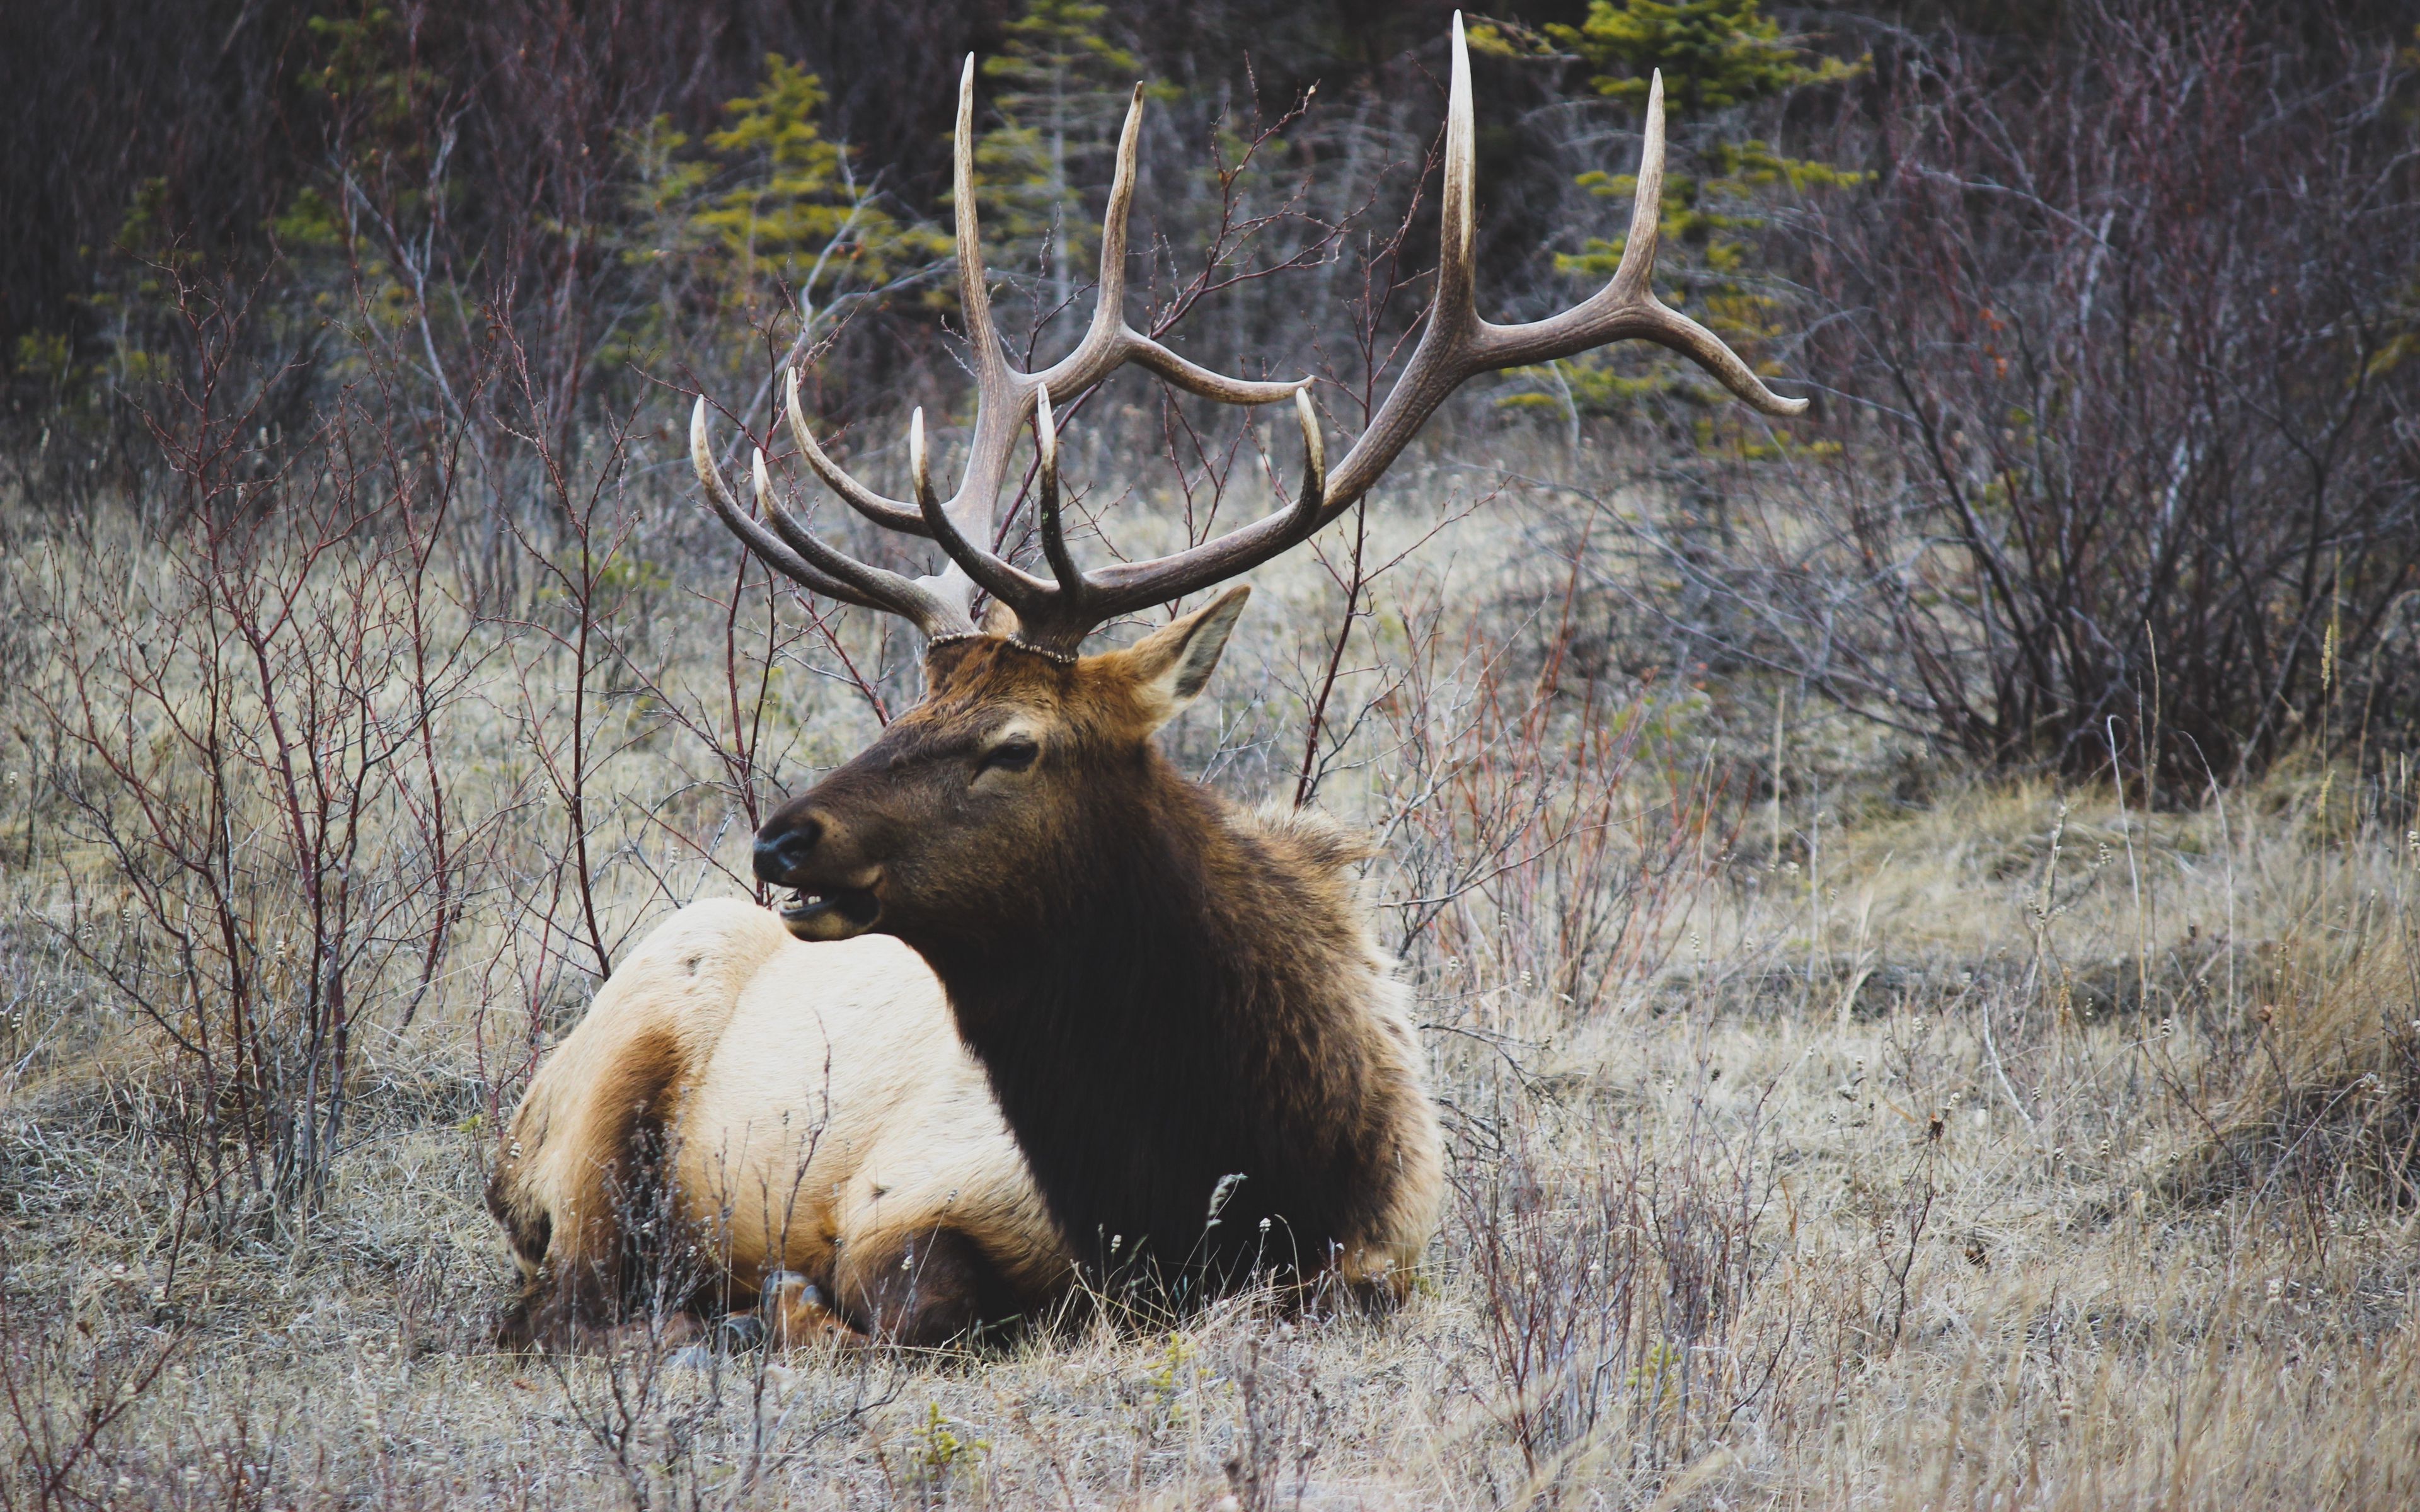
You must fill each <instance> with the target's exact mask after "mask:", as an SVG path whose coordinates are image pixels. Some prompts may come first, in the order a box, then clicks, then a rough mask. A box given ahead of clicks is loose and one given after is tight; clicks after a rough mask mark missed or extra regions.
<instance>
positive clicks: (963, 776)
mask: <svg viewBox="0 0 2420 1512" xmlns="http://www.w3.org/2000/svg"><path fill="white" fill-rule="evenodd" d="M1250 594H1251V590H1250V589H1249V588H1241V587H1238V588H1232V589H1230V590H1228V591H1227V592H1226V593H1225V594H1222V595H1220V596H1219V597H1218V600H1217V601H1216V602H1214V603H1212V604H1210V605H1208V606H1207V607H1205V608H1203V609H1196V610H1195V611H1194V612H1192V613H1190V614H1187V615H1185V616H1184V617H1182V618H1181V619H1179V620H1177V621H1176V622H1175V623H1174V624H1172V625H1166V626H1163V627H1162V628H1160V629H1158V630H1156V631H1155V632H1153V633H1152V634H1151V635H1149V636H1146V637H1145V638H1144V639H1143V640H1141V641H1140V642H1139V643H1138V644H1136V645H1134V646H1132V647H1130V648H1129V649H1127V650H1125V651H1114V652H1109V653H1108V654H1106V655H1103V656H1085V657H1081V658H1078V657H1076V656H1067V655H1063V654H1060V653H1056V652H1048V651H1043V650H1038V649H1035V648H1033V647H1032V646H1029V645H1027V644H1025V643H1024V642H1023V641H1021V640H1017V639H1016V638H1015V637H1013V636H991V635H961V636H958V637H955V638H953V639H950V640H943V641H941V642H939V643H938V644H936V645H934V646H932V647H931V648H929V649H928V651H927V653H926V656H925V661H924V671H925V678H926V682H927V685H928V689H927V693H926V696H925V699H924V701H923V702H922V703H920V704H918V705H917V706H916V707H915V708H913V709H911V710H909V711H908V712H907V713H906V714H904V715H902V716H901V717H899V718H897V719H895V720H893V721H892V724H891V727H890V728H889V729H888V730H885V731H884V732H883V733H882V738H881V739H879V740H877V741H876V742H875V743H874V744H873V746H871V747H869V748H867V749H866V750H865V751H864V752H863V753H861V755H859V756H858V757H857V759H856V760H854V761H852V762H850V763H849V764H847V765H845V766H843V767H842V768H841V769H840V770H839V771H837V772H834V773H833V774H832V775H831V776H830V777H829V778H827V779H824V780H823V781H822V782H821V783H819V784H818V785H817V786H816V787H815V788H814V791H813V792H810V793H808V794H806V795H802V796H800V797H799V798H796V799H794V800H792V801H791V802H790V803H788V804H786V805H784V806H783V808H782V809H780V810H777V811H776V812H775V813H774V814H773V816H772V818H771V819H770V820H768V822H767V823H766V825H765V826H764V828H763V829H762V830H760V831H759V832H758V834H757V839H756V858H755V859H756V874H757V875H758V876H759V877H761V878H763V879H764V880H765V881H767V882H769V883H772V884H774V885H776V886H779V887H792V888H796V889H798V893H797V896H796V897H795V898H794V899H793V900H792V901H791V902H790V903H787V904H785V905H784V906H783V910H782V918H783V922H784V923H786V924H787V925H788V926H789V929H790V933H793V934H796V935H797V936H798V937H799V938H800V939H805V940H840V939H847V938H849V937H850V936H852V935H856V934H861V933H865V932H866V931H868V930H871V929H876V928H880V929H882V930H885V931H886V932H888V933H893V934H897V935H899V936H900V937H901V938H903V939H906V940H907V941H908V942H910V943H911V944H918V945H925V946H928V947H929V946H930V945H932V944H935V943H938V942H939V941H940V940H943V939H953V940H954V941H955V942H957V943H958V944H959V945H961V946H965V945H972V946H974V947H976V948H977V949H982V948H983V947H984V946H985V945H988V944H991V943H993V942H995V941H1013V940H1015V939H1017V938H1019V937H1026V938H1031V937H1032V936H1033V932H1034V931H1036V930H1040V929H1043V928H1046V927H1047V926H1048V925H1049V923H1050V922H1051V920H1050V918H1049V917H1048V908H1049V904H1048V903H1047V900H1049V899H1052V898H1056V897H1063V896H1066V895H1067V893H1068V892H1069V891H1070V890H1071V889H1070V883H1071V882H1073V881H1074V880H1075V879H1076V878H1077V876H1078V873H1080V872H1082V871H1083V870H1084V869H1085V868H1086V867H1087V865H1088V864H1091V863H1094V861H1096V860H1097V858H1098V857H1099V856H1102V855H1103V854H1105V852H1106V851H1107V850H1109V849H1110V848H1111V847H1109V846H1106V845H1104V844H1103V843H1102V841H1103V840H1104V839H1106V838H1107V837H1105V836H1103V835H1102V833H1101V831H1102V830H1103V828H1104V826H1109V825H1128V826H1131V825H1135V824H1136V822H1137V820H1138V817H1139V816H1140V814H1141V813H1143V812H1145V811H1147V810H1151V809H1153V808H1155V807H1156V806H1158V805H1160V804H1162V803H1164V802H1166V801H1167V797H1168V794H1169V792H1170V790H1171V788H1170V785H1171V780H1172V778H1173V774H1172V773H1171V772H1170V771H1168V770H1167V768H1166V766H1165V764H1163V763H1162V762H1161V761H1160V759H1159V756H1158V753H1157V751H1156V749H1155V748H1154V747H1153V742H1152V736H1153V733H1155V732H1156V731H1157V730H1158V729H1159V727H1160V726H1161V725H1163V724H1165V723H1167V722H1168V721H1169V720H1170V719H1171V718H1173V717H1175V715H1176V714H1177V712H1178V711H1179V710H1180V709H1182V708H1184V706H1185V705H1186V704H1187V703H1189V702H1192V701H1193V699H1194V698H1195V697H1196V696H1197V695H1198V694H1200V693H1201V691H1202V688H1203V687H1205V686H1206V685H1207V684H1208V683H1209V681H1210V673H1211V670H1212V669H1213V668H1214V667H1216V666H1217V665H1218V653H1219V652H1220V651H1221V650H1223V649H1224V648H1225V646H1226V643H1227V636H1228V633H1229V632H1230V631H1231V630H1233V628H1234V624H1235V618H1236V616H1237V615H1238V614H1240V613H1241V612H1242V611H1243V608H1244V600H1245V599H1246V598H1248V597H1249V596H1250Z"/></svg>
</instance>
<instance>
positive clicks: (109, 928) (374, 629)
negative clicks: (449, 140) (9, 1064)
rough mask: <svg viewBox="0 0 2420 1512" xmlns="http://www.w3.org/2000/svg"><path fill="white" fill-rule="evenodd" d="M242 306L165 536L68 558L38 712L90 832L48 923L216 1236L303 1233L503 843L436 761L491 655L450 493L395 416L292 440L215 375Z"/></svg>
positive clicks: (65, 840) (179, 467)
mask: <svg viewBox="0 0 2420 1512" xmlns="http://www.w3.org/2000/svg"><path fill="white" fill-rule="evenodd" d="M186 301H187V303H186V308H187V311H188V314H189V316H190V319H191V321H192V326H193V334H194V343H195V346H196V348H197V349H198V350H199V351H201V353H202V354H203V359H204V360H203V363H202V366H201V369H200V372H199V376H198V378H196V380H195V381H194V382H193V383H191V384H178V385H176V386H174V387H172V388H171V389H170V391H169V397H170V399H171V401H172V407H171V408H170V409H168V410H167V411H166V412H165V413H163V415H162V416H161V417H160V418H159V421H158V424H157V435H158V439H159V441H160V444H161V445H162V447H163V450H164V451H165V453H166V455H167V457H168V459H169V463H170V466H171V468H172V469H173V471H174V473H175V475H176V477H177V479H178V485H179V486H178V495H177V497H176V499H175V501H174V502H173V504H171V505H170V506H169V507H168V508H167V509H166V510H165V511H164V512H163V514H164V518H163V520H162V522H161V523H159V524H158V525H156V526H152V527H148V528H142V527H135V526H132V525H131V524H129V523H128V522H126V521H124V520H123V519H122V517H103V518H101V519H87V520H84V521H80V522H78V525H77V528H76V529H74V530H73V531H71V532H63V533H62V534H60V535H59V536H57V537H55V538H54V539H53V540H51V541H50V542H48V543H46V550H45V551H44V554H43V557H44V559H43V561H42V563H41V571H42V590H41V592H40V594H39V597H38V600H37V602H38V604H39V609H38V613H39V616H40V623H41V627H42V630H43V632H44V633H45V635H46V636H47V638H48V641H49V644H48V646H47V647H46V651H47V654H48V662H49V666H48V668H47V671H48V675H47V676H46V677H44V678H43V679H42V680H41V681H40V682H39V684H38V686H37V687H35V688H33V689H31V690H30V692H31V697H30V699H29V703H30V706H31V708H32V709H33V711H34V712H35V713H36V715H37V717H39V721H40V724H39V729H40V731H41V732H42V734H43V736H44V744H45V754H46V756H47V757H48V762H49V770H48V772H47V774H46V775H47V777H48V778H49V780H50V782H51V784H52V785H53V787H54V789H55V791H56V792H57V794H58V795H60V796H61V798H62V799H63V800H64V802H65V803H66V805H67V806H68V809H69V812H70V817H69V818H68V820H67V821H66V824H65V833H64V835H63V836H60V837H56V838H54V841H53V847H54V856H56V858H57V859H58V861H59V862H60V863H61V864H60V866H59V869H58V872H57V873H56V879H57V886H58V889H59V890H58V895H57V898H56V901H55V903H54V905H53V906H52V907H51V908H50V909H49V910H48V912H47V913H46V914H45V915H44V916H43V917H44V918H46V919H47V920H48V921H49V922H50V924H51V926H52V927H53V928H54V930H55V931H56V933H57V936H58V938H59V940H60V942H61V944H62V945H63V947H65V948H66V949H68V950H70V951H71V952H72V953H73V955H74V956H75V957H76V958H77V959H78V960H79V962H80V963H81V964H83V966H84V967H85V969H86V970H87V971H89V972H90V973H91V974H92V975H93V976H94V977H95V978H96V979H98V980H101V981H104V982H106V983H107V985H108V987H109V989H110V990H111V991H112V992H113V993H115V994H116V995H117V996H118V998H119V999H120V1000H121V1001H122V1002H123V1004H124V1005H125V1007H126V1008H128V1009H129V1010H131V1011H135V1012H138V1013H141V1014H143V1015H146V1016H147V1017H148V1018H149V1020H150V1021H151V1022H152V1023H153V1024H154V1025H155V1026H157V1028H158V1029H159V1030H160V1031H161V1033H162V1035H163V1037H164V1040H165V1042H166V1044H167V1046H168V1047H169V1050H170V1059H171V1066H172V1070H173V1078H172V1085H173V1091H172V1093H171V1105H170V1106H169V1107H167V1108H163V1109H162V1110H161V1116H162V1117H163V1119H164V1120H165V1122H164V1125H163V1132H166V1133H168V1134H170V1140H169V1147H168V1148H169V1149H171V1151H172V1152H173V1153H174V1154H175V1156H176V1158H177V1159H178V1160H179V1161H181V1162H183V1163H184V1164H185V1165H186V1167H187V1173H186V1174H187V1178H188V1180H189V1182H190V1183H191V1188H192V1190H193V1191H194V1193H195V1194H196V1195H197V1196H198V1197H199V1199H200V1200H201V1202H202V1204H203V1207H204V1208H205V1210H206V1211H208V1213H209V1215H210V1217H211V1219H212V1221H213V1222H215V1223H218V1224H220V1225H223V1226H225V1225H234V1224H237V1223H240V1222H244V1221H247V1220H251V1219H268V1220H274V1221H280V1222H282V1221H286V1220H290V1219H294V1218H297V1217H300V1216H301V1215H302V1214H303V1213H305V1212H307V1211H308V1210H309V1209H310V1207H311V1205H312V1203H313V1201H314V1200H315V1199H316V1197H317V1196H318V1193H319V1191H320V1189H321V1186H322V1183H323V1182H324V1180H325V1179H326V1177H327V1174H328V1171H329V1168H330V1162H331V1161H332V1160H333V1158H334V1151H335V1149H336V1148H337V1146H338V1144H339V1143H340V1141H341V1139H342V1137H343V1134H344V1131H345V1128H346V1119H347V1112H348V1107H349V1101H348V1098H349V1091H350V1077H351V1075H352V1072H353V1070H354V1067H355V1051H354V1042H355V1038H356V1035H357V1032H358V1030H359V1027H360V1026H361V1025H362V1024H363V1023H364V1022H365V1021H366V1020H371V1019H373V1018H375V1017H376V1016H378V1015H380V1014H386V1015H390V1016H391V1017H390V1020H389V1021H390V1022H407V1021H409V1019H410V1018H411V1014H412V1013H413V1011H415V1010H416V1009H417V1008H418V1006H419V1005H420V1004H421V1002H423V1001H424V1000H425V999H426V997H427V995H428V994H429V992H430V991H431V989H432V987H433V986H434V984H435V982H436V980H437V977H438V974H439V972H440V971H441V969H442V967H443V966H444V964H445V962H446V954H447V949H448V947H449V944H450V943H451V940H452V937H453V934H454V932H455V929H456V927H457V926H458V923H459V921H460V918H461V916H462V912H463V909H464V906H465V898H464V868H465V866H466V865H467V864H468V861H469V858H470V856H471V855H472V852H473V849H474V847H475V845H476V843H477V836H478V833H479V831H480V830H481V828H482V827H483V825H482V824H480V823H479V822H477V821H471V820H466V819H465V817H464V816H463V815H462V814H461V813H460V812H459V811H458V809H457V808H456V807H455V806H453V805H451V804H450V802H449V774H448V772H447V770H446V764H445V762H446V758H445V756H444V755H442V752H443V751H448V750H450V748H451V744H452V742H451V741H450V739H448V738H447V737H446V735H445V733H444V729H443V727H444V725H445V724H446V721H447V719H448V717H449V715H450V713H451V710H452V708H453V706H454V704H455V703H456V702H458V699H459V697H460V695H461V692H462V689H463V686H464V677H465V675H466V673H467V671H469V668H470V666H471V665H472V662H473V659H474V657H473V652H472V651H471V650H470V648H469V646H468V642H467V635H466V631H465V630H464V628H463V627H462V625H461V622H460V619H459V617H458V616H457V615H455V614H453V613H451V612H450V609H449V606H448V605H447V603H446V601H445V599H444V597H443V594H442V592H441V590H440V589H439V588H438V587H437V585H436V584H435V582H434V581H432V579H431V576H430V573H429V557H430V553H431V551H432V550H433V548H434V545H435V540H436V532H437V531H438V529H439V528H440V526H441V525H442V520H443V518H444V516H445V514H446V511H447V509H448V508H449V506H450V505H451V504H452V502H453V501H454V483H455V480H454V478H453V477H452V475H451V474H450V472H448V471H446V470H445V469H444V468H443V466H442V458H440V459H438V463H437V465H435V466H432V465H431V463H430V459H428V458H425V457H416V456H411V455H405V454H403V453H401V452H399V451H397V450H396V448H395V446H394V444H393V443H394V441H395V439H396V436H395V431H394V429H393V428H392V425H391V422H390V420H389V418H388V417H386V416H384V415H381V414H380V412H379V406H380V395H378V394H375V393H355V394H350V395H348V396H346V398H345V399H344V401H343V402H341V403H340V404H338V405H337V406H336V407H335V408H334V409H332V410H330V411H329V412H328V413H327V414H325V415H324V416H322V417H321V418H320V421H319V424H318V429H317V430H316V431H315V432H314V434H312V435H311V436H309V437H307V438H293V439H291V441H290V444H288V443H287V442H286V441H285V439H278V438H272V437H271V435H270V433H269V432H268V431H266V430H265V429H264V428H263V427H261V426H260V425H259V424H257V418H258V404H259V401H260V397H261V389H260V388H259V387H257V386H256V387H254V388H252V389H250V390H249V391H248V392H246V391H244V390H242V389H240V387H239V382H238V378H237V375H236V374H235V373H234V372H232V371H230V370H229V369H227V368H225V367H223V366H221V365H220V363H219V359H220V358H221V357H223V356H224V355H225V352H226V349H227V344H228V343H229V342H230V341H231V339H232V337H233V334H234V332H235V330H236V328H237V326H238V325H239V323H240V320H241V318H242V316H243V311H242V309H241V308H240V306H236V305H229V304H227V303H225V302H224V301H225V295H224V294H223V293H216V292H212V291H206V290H202V289H198V288H194V289H188V290H187V292H186ZM231 390H232V391H234V392H229V391H231Z"/></svg>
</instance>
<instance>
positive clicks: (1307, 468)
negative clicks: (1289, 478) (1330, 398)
mask: <svg viewBox="0 0 2420 1512" xmlns="http://www.w3.org/2000/svg"><path fill="white" fill-rule="evenodd" d="M1294 418H1295V422H1296V423H1298V424H1300V425H1301V426H1302V487H1301V489H1300V490H1299V491H1297V492H1296V493H1295V496H1294V508H1292V509H1290V510H1288V511H1287V512H1286V515H1287V517H1288V518H1290V519H1292V520H1294V521H1295V526H1296V528H1297V529H1300V528H1302V527H1303V526H1305V525H1308V524H1309V522H1311V521H1312V520H1315V519H1317V518H1318V517H1319V512H1320V508H1321V506H1323V505H1324V504H1326V502H1327V441H1326V438H1324V437H1323V436H1321V435H1320V433H1319V410H1318V409H1316V408H1315V407H1313V406H1312V404H1311V385H1310V384H1308V383H1306V384H1304V385H1303V386H1302V387H1301V388H1298V389H1296V390H1295V391H1294Z"/></svg>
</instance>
